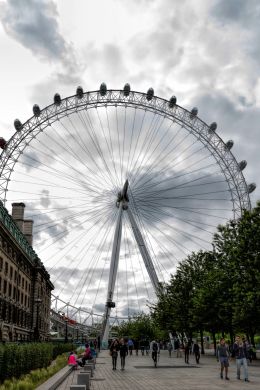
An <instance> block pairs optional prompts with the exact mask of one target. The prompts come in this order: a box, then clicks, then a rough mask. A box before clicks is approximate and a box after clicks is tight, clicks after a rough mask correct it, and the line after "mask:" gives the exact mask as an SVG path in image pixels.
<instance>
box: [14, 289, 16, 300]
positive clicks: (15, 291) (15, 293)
mask: <svg viewBox="0 0 260 390" xmlns="http://www.w3.org/2000/svg"><path fill="white" fill-rule="evenodd" d="M15 298H16V287H14V289H13V299H15Z"/></svg>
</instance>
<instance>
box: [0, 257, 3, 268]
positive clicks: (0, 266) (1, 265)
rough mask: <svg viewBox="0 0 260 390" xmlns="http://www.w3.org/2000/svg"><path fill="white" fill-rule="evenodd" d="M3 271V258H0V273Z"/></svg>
mask: <svg viewBox="0 0 260 390" xmlns="http://www.w3.org/2000/svg"><path fill="white" fill-rule="evenodd" d="M2 269H3V258H2V257H0V271H1V270H2Z"/></svg>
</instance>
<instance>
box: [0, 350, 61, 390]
mask: <svg viewBox="0 0 260 390" xmlns="http://www.w3.org/2000/svg"><path fill="white" fill-rule="evenodd" d="M66 365H67V354H63V355H61V356H58V357H57V359H56V360H55V361H54V362H53V363H52V364H51V366H49V367H47V368H41V369H36V370H33V371H31V372H30V373H29V374H26V375H23V376H22V377H21V378H20V379H16V378H12V379H6V380H5V381H4V383H3V384H2V385H0V390H33V389H35V388H36V387H38V386H39V385H40V384H42V383H43V382H45V381H46V380H47V379H49V378H50V377H52V376H53V375H54V374H56V372H58V371H59V370H61V369H62V368H63V367H65V366H66Z"/></svg>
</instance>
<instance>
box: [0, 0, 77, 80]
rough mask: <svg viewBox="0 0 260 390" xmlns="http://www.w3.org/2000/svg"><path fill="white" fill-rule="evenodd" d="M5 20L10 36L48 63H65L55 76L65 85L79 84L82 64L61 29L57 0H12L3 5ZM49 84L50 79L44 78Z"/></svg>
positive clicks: (4, 23) (1, 5)
mask: <svg viewBox="0 0 260 390" xmlns="http://www.w3.org/2000/svg"><path fill="white" fill-rule="evenodd" d="M0 10H1V13H0V15H1V17H0V18H1V22H2V24H3V27H4V29H5V31H6V33H7V34H8V35H10V36H11V37H12V38H14V39H15V40H16V41H17V42H19V43H20V44H21V45H23V46H24V47H25V48H27V49H29V50H30V51H31V52H32V53H33V54H34V55H36V56H37V57H39V58H40V59H43V60H44V61H47V62H54V63H55V64H61V69H56V72H55V73H56V74H55V76H53V77H54V78H55V79H57V80H58V82H62V83H63V84H71V83H74V84H75V83H78V82H79V81H80V80H79V74H80V73H81V71H82V70H83V69H82V65H81V64H79V63H78V61H77V58H76V56H75V52H74V48H73V45H72V44H68V43H67V42H66V41H65V39H64V38H63V36H62V35H61V33H60V31H59V25H58V21H57V20H58V16H59V15H58V11H57V7H56V4H55V3H54V2H53V1H46V0H38V1H34V0H27V1H23V0H8V1H7V2H6V3H3V2H2V3H1V4H0ZM44 83H46V80H45V81H44Z"/></svg>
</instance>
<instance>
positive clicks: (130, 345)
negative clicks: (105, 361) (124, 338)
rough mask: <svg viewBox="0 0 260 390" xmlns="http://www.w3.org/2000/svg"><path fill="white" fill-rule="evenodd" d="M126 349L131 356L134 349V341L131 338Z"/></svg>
mask: <svg viewBox="0 0 260 390" xmlns="http://www.w3.org/2000/svg"><path fill="white" fill-rule="evenodd" d="M128 349H129V355H130V356H132V354H133V349H134V342H133V340H132V339H129V340H128Z"/></svg>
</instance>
